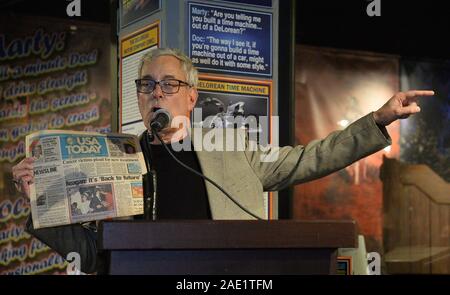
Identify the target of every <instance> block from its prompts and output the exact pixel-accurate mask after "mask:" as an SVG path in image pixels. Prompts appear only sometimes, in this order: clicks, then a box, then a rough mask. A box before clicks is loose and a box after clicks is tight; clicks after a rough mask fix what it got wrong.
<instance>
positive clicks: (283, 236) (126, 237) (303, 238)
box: [99, 220, 358, 250]
mask: <svg viewBox="0 0 450 295" xmlns="http://www.w3.org/2000/svg"><path fill="white" fill-rule="evenodd" d="M357 246H358V241H357V227H356V223H355V221H353V220H348V221H347V220H343V221H335V220H320V221H302V220H270V221H259V220H198V221H197V220H184V221H183V220H180V221H156V222H155V221H142V220H135V221H104V222H101V223H100V228H99V248H100V249H106V250H127V249H129V250H131V249H135V250H144V249H148V250H150V249H233V248H234V249H258V248H266V249H267V248H274V249H275V248H278V249H281V248H284V249H287V248H356V247H357Z"/></svg>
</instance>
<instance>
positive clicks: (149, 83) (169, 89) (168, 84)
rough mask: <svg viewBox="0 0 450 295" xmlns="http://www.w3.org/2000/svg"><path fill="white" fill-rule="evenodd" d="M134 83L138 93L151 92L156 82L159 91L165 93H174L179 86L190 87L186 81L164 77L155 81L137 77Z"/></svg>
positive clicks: (178, 89)
mask: <svg viewBox="0 0 450 295" xmlns="http://www.w3.org/2000/svg"><path fill="white" fill-rule="evenodd" d="M134 82H135V83H136V89H137V92H140V93H147V94H148V93H152V92H153V90H155V88H156V84H159V87H161V91H162V92H163V93H165V94H174V93H177V92H178V91H180V87H181V86H189V87H192V85H190V84H189V83H187V82H184V81H181V80H177V79H165V80H161V81H155V80H152V79H137V80H135V81H134Z"/></svg>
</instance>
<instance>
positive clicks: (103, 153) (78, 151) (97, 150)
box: [59, 134, 108, 160]
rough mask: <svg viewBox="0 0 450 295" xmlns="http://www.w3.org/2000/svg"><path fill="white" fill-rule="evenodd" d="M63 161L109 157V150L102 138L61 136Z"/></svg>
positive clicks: (75, 135)
mask: <svg viewBox="0 0 450 295" xmlns="http://www.w3.org/2000/svg"><path fill="white" fill-rule="evenodd" d="M59 138H60V141H61V156H62V159H63V160H67V159H73V158H83V157H87V158H91V157H107V156H108V149H107V146H106V141H105V138H104V137H102V136H85V135H77V134H74V135H65V134H63V135H60V137H59Z"/></svg>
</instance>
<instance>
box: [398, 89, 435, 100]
mask: <svg viewBox="0 0 450 295" xmlns="http://www.w3.org/2000/svg"><path fill="white" fill-rule="evenodd" d="M405 95H406V98H414V97H416V96H433V95H434V91H433V90H410V91H407V92H406V93H405Z"/></svg>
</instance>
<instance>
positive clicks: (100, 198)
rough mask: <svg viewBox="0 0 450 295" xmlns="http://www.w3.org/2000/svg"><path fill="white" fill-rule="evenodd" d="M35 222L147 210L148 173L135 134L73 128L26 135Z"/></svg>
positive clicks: (68, 221) (89, 218)
mask: <svg viewBox="0 0 450 295" xmlns="http://www.w3.org/2000/svg"><path fill="white" fill-rule="evenodd" d="M26 147H27V149H26V156H27V157H34V158H35V162H34V183H33V184H31V186H30V204H31V214H32V220H33V226H34V228H43V227H52V226H59V225H65V224H72V223H80V222H87V221H93V220H102V219H109V218H115V217H124V216H132V215H137V214H143V208H144V206H143V203H144V198H143V185H142V174H145V173H147V170H146V166H145V160H144V156H143V154H142V151H141V149H140V145H139V139H138V138H137V136H135V135H130V134H118V133H109V134H101V133H93V132H80V131H67V130H48V131H38V132H35V133H32V134H30V135H28V136H27V137H26Z"/></svg>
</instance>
